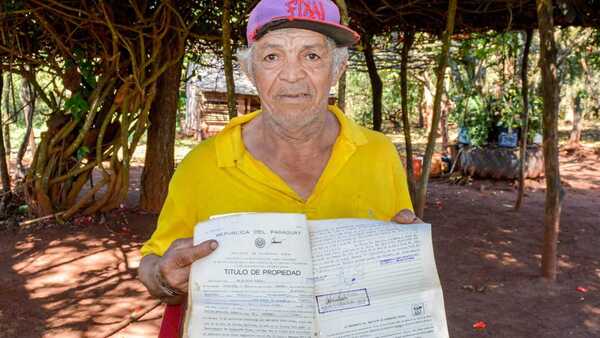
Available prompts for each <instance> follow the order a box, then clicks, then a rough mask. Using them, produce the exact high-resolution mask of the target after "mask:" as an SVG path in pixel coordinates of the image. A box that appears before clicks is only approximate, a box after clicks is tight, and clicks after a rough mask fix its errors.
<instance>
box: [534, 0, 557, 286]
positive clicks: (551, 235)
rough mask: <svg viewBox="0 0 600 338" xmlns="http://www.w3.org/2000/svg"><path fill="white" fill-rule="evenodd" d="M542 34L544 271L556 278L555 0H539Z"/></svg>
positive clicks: (553, 278) (546, 275)
mask: <svg viewBox="0 0 600 338" xmlns="http://www.w3.org/2000/svg"><path fill="white" fill-rule="evenodd" d="M536 4H537V17H538V27H539V34H540V68H541V71H542V90H543V99H544V117H543V124H544V170H545V177H546V205H545V208H544V224H545V231H544V249H543V252H542V274H543V276H544V278H547V279H548V280H550V281H554V280H556V272H557V255H556V253H557V252H556V249H557V240H558V233H559V228H560V203H561V198H560V191H561V186H560V170H559V163H558V105H559V83H558V79H557V64H556V45H555V42H554V34H553V33H554V21H553V16H552V15H553V5H552V0H536Z"/></svg>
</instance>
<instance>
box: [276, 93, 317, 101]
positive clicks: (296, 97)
mask: <svg viewBox="0 0 600 338" xmlns="http://www.w3.org/2000/svg"><path fill="white" fill-rule="evenodd" d="M310 97H311V95H310V94H307V93H294V94H281V95H279V98H280V99H282V100H307V99H309V98H310Z"/></svg>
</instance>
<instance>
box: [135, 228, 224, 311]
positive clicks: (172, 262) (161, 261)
mask: <svg viewBox="0 0 600 338" xmlns="http://www.w3.org/2000/svg"><path fill="white" fill-rule="evenodd" d="M217 247H218V243H217V241H214V240H209V241H204V242H202V243H200V244H198V245H194V242H193V239H192V238H182V239H178V240H176V241H174V242H173V243H172V244H171V246H170V247H169V249H168V250H167V251H166V252H165V254H164V255H163V256H162V257H160V256H156V255H148V256H145V257H144V258H143V259H142V261H141V263H140V267H139V278H140V280H141V281H142V283H144V285H146V287H147V288H148V291H150V293H151V294H152V295H153V296H155V297H158V298H161V299H163V300H164V301H165V302H166V303H180V302H182V301H183V300H184V297H182V295H184V294H185V293H187V291H188V280H189V277H190V269H191V266H192V263H194V262H195V261H196V260H198V259H200V258H202V257H206V256H208V255H209V254H211V253H212V252H213V251H214V250H215V249H216V248H217Z"/></svg>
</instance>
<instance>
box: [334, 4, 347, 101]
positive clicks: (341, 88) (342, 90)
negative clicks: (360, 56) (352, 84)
mask: <svg viewBox="0 0 600 338" xmlns="http://www.w3.org/2000/svg"><path fill="white" fill-rule="evenodd" d="M335 2H336V4H337V6H338V7H339V9H340V16H341V18H340V19H341V21H342V24H343V25H345V26H348V23H349V22H350V18H349V17H348V7H347V6H346V1H345V0H335ZM337 94H338V107H340V109H341V110H342V111H346V70H344V73H343V74H342V76H340V80H339V81H338V91H337Z"/></svg>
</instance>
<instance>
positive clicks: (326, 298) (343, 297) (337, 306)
mask: <svg viewBox="0 0 600 338" xmlns="http://www.w3.org/2000/svg"><path fill="white" fill-rule="evenodd" d="M316 298H317V308H318V310H319V313H327V312H333V311H341V310H349V309H355V308H358V307H363V306H369V305H371V301H370V300H369V294H368V293H367V289H356V290H350V291H342V292H336V293H329V294H326V295H317V297H316Z"/></svg>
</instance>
